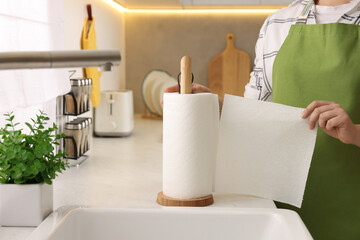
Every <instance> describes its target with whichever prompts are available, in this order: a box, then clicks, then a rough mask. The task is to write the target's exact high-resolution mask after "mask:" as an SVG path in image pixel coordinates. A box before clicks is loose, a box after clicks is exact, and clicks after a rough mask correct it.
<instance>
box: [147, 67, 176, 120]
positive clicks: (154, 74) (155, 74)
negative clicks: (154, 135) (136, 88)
mask: <svg viewBox="0 0 360 240" xmlns="http://www.w3.org/2000/svg"><path fill="white" fill-rule="evenodd" d="M168 76H170V75H169V74H168V73H167V72H165V71H162V70H152V71H150V72H149V73H148V74H147V75H146V77H145V79H144V81H143V84H142V98H143V101H144V104H145V106H146V108H147V109H148V111H149V112H150V113H153V114H156V110H155V107H154V105H153V100H152V98H153V96H152V89H153V87H154V84H155V83H156V81H158V79H160V78H166V77H168Z"/></svg>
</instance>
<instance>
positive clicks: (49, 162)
mask: <svg viewBox="0 0 360 240" xmlns="http://www.w3.org/2000/svg"><path fill="white" fill-rule="evenodd" d="M4 116H5V117H7V119H6V120H7V121H8V123H7V124H5V126H4V127H3V128H1V129H0V136H1V137H0V183H16V184H25V183H42V182H45V183H47V184H51V183H52V179H54V178H55V177H56V176H57V174H56V173H58V172H60V173H61V172H62V171H63V170H66V167H67V166H68V165H67V162H66V161H63V158H64V157H65V155H66V153H65V152H62V151H61V150H59V151H58V152H57V153H56V152H55V151H54V145H57V144H58V143H57V140H59V139H61V138H62V137H63V136H64V134H55V131H56V130H57V126H56V124H53V126H52V127H49V128H47V129H46V128H45V125H46V124H47V121H48V120H49V118H48V117H47V116H46V114H45V113H44V112H42V111H40V115H36V120H34V119H31V121H32V124H30V123H28V122H26V123H25V125H26V126H27V127H28V128H29V129H30V134H29V135H28V134H23V133H22V129H20V130H16V129H15V126H17V125H18V124H19V123H14V122H13V120H14V118H15V116H14V115H13V113H7V114H4Z"/></svg>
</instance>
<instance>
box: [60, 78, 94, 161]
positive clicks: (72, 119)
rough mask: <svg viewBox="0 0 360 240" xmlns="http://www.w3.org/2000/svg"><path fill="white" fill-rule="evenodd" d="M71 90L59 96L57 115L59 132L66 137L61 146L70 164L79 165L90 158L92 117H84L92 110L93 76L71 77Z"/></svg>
mask: <svg viewBox="0 0 360 240" xmlns="http://www.w3.org/2000/svg"><path fill="white" fill-rule="evenodd" d="M70 84H71V91H70V92H69V93H67V94H65V95H63V96H59V97H58V98H57V110H56V117H57V123H58V126H59V130H58V131H59V132H60V133H65V135H66V137H65V138H63V141H60V143H59V148H61V149H63V150H64V151H65V152H67V153H68V156H67V159H68V162H69V165H70V166H79V165H80V164H81V163H82V162H83V161H85V160H86V159H87V158H88V155H86V152H87V151H88V150H89V149H90V135H91V133H92V118H90V117H84V114H85V113H88V112H89V111H90V93H91V88H92V80H91V78H71V79H70Z"/></svg>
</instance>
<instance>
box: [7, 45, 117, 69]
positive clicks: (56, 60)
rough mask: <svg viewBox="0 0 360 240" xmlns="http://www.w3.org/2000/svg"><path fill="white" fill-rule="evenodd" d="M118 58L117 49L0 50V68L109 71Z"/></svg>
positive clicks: (115, 64)
mask: <svg viewBox="0 0 360 240" xmlns="http://www.w3.org/2000/svg"><path fill="white" fill-rule="evenodd" d="M120 60H121V56H120V51H119V50H73V51H34V52H1V53H0V70H5V69H34V68H69V67H99V69H100V71H111V70H112V68H113V66H118V65H119V64H120Z"/></svg>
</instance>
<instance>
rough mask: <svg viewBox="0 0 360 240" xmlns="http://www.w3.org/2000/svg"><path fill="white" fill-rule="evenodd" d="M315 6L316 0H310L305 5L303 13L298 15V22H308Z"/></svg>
mask: <svg viewBox="0 0 360 240" xmlns="http://www.w3.org/2000/svg"><path fill="white" fill-rule="evenodd" d="M313 6H314V0H309V1H308V3H307V4H306V5H305V7H304V9H303V10H302V12H301V15H300V16H299V17H298V19H297V21H296V24H306V22H307V19H308V16H309V14H310V12H311V9H312V7H313Z"/></svg>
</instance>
